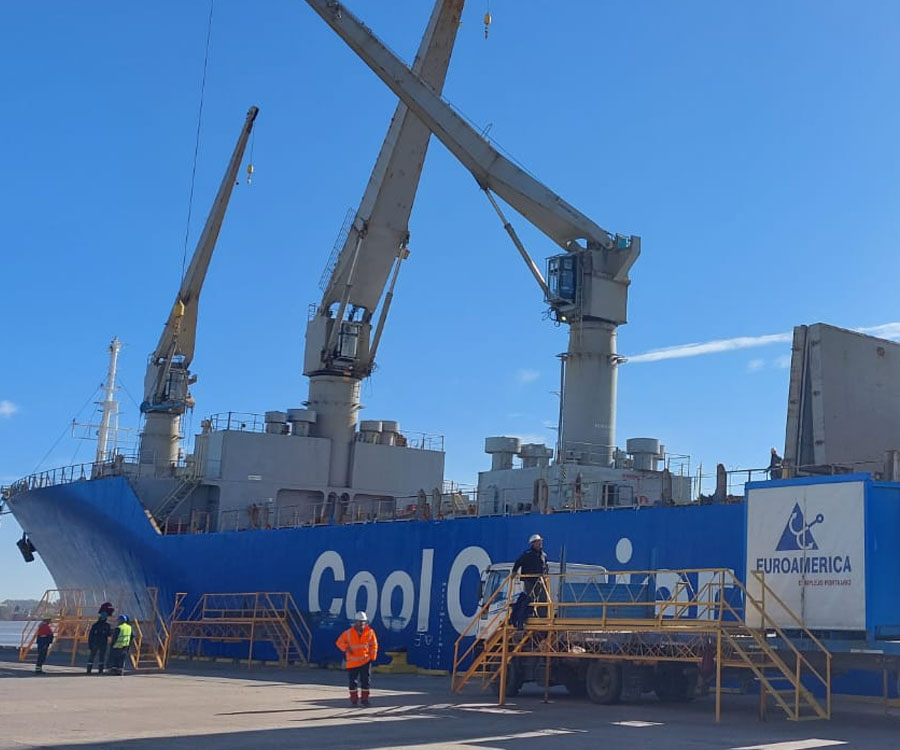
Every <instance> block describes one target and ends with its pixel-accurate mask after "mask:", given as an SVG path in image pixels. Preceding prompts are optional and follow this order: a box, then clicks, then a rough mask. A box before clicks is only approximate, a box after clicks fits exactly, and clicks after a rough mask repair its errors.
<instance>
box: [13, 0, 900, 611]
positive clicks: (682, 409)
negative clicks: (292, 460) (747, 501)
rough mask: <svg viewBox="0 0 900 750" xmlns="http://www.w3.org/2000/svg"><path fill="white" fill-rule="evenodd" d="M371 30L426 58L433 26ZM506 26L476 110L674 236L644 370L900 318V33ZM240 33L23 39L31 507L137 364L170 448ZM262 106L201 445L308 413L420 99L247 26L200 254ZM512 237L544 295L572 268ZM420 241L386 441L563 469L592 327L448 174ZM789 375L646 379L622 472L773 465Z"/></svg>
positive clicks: (511, 0) (470, 474)
mask: <svg viewBox="0 0 900 750" xmlns="http://www.w3.org/2000/svg"><path fill="white" fill-rule="evenodd" d="M348 5H349V6H350V7H351V9H352V10H353V11H354V12H356V13H357V15H359V16H360V17H361V18H362V19H363V20H364V21H366V23H367V24H369V25H370V26H371V27H372V28H373V29H375V31H376V32H377V33H378V34H379V35H380V36H381V37H382V38H383V39H384V40H385V41H386V42H387V43H388V44H389V45H390V46H391V47H392V48H393V49H394V50H396V51H397V52H398V53H399V54H400V55H402V56H404V58H405V59H407V60H409V59H410V58H411V56H412V54H413V53H414V51H415V49H416V47H417V45H418V40H419V37H420V36H421V32H422V29H423V28H424V25H425V22H426V20H427V17H428V14H429V12H430V7H431V2H430V1H428V0H392V1H391V2H390V3H388V2H384V1H381V2H377V1H376V0H353V1H352V2H348ZM485 5H486V3H485V1H484V0H470V2H469V3H468V7H467V8H466V12H465V15H464V24H463V26H462V28H461V30H460V34H459V39H458V43H457V46H456V50H455V52H454V57H453V60H452V63H451V66H450V73H449V76H448V80H447V85H446V88H445V95H446V96H447V98H448V99H449V100H450V101H451V102H453V103H454V105H456V106H457V107H458V108H459V109H460V110H461V111H462V112H463V113H464V114H465V115H467V116H468V117H469V118H470V119H471V120H472V121H473V122H474V123H476V124H477V125H478V126H479V127H486V126H488V125H490V136H491V137H492V138H493V139H494V140H495V142H496V143H498V144H499V145H500V146H502V147H503V148H504V149H506V150H507V151H508V152H510V153H511V154H513V155H514V156H515V157H516V158H517V159H518V160H519V161H520V162H521V163H523V164H524V165H525V166H526V167H527V168H528V169H529V170H530V171H531V172H533V173H534V174H535V175H537V176H538V177H539V178H540V179H541V180H542V181H544V182H545V183H546V184H547V185H548V186H549V187H551V188H552V189H554V190H555V191H557V192H558V193H560V194H561V195H562V196H563V197H565V198H566V200H568V201H569V202H570V203H572V204H573V205H575V206H577V207H578V208H579V209H580V210H581V211H583V212H584V213H585V214H587V215H588V216H590V217H591V218H593V219H594V220H595V221H596V222H597V223H598V224H600V225H601V226H603V227H605V228H607V229H608V230H610V231H614V232H615V231H617V232H621V233H623V234H638V235H640V236H641V237H642V246H643V253H642V256H641V258H640V259H639V260H638V262H637V264H636V265H635V266H634V268H633V269H632V273H631V276H632V282H633V283H632V286H631V290H630V301H629V316H630V322H629V323H628V324H627V325H626V326H623V327H622V328H621V329H620V331H619V350H620V351H621V352H622V353H624V354H626V355H628V354H631V355H635V354H640V353H643V352H647V351H649V350H654V349H658V348H662V347H670V346H677V345H682V344H687V343H692V342H705V341H710V340H719V339H727V340H730V339H733V338H735V337H756V336H761V335H766V334H780V333H787V332H789V331H790V330H791V328H792V326H794V325H796V324H800V323H813V322H817V321H824V322H829V323H832V324H835V325H841V326H845V327H861V326H878V325H882V324H886V323H892V322H895V321H897V320H900V312H898V310H897V309H896V305H895V298H896V292H895V284H896V278H897V272H898V265H900V263H898V260H897V258H898V256H897V253H896V237H897V234H898V224H900V212H898V211H897V205H898V198H900V169H898V166H900V164H898V162H900V139H898V138H897V133H898V132H900V109H898V97H897V91H898V90H900V86H898V84H900V32H898V29H900V5H898V4H896V3H893V2H877V1H874V0H873V1H872V2H868V3H865V4H857V3H850V2H823V1H821V0H816V1H813V0H809V1H806V2H804V1H800V0H796V1H794V2H789V3H785V2H782V1H781V0H771V1H769V2H766V1H760V2H754V3H722V2H717V1H716V2H713V1H712V0H710V1H708V2H700V1H699V0H697V1H696V2H688V3H672V2H669V1H668V0H666V1H662V0H661V1H660V2H650V1H648V2H624V1H623V2H605V1H599V0H572V2H569V3H565V4H559V3H551V2H548V1H546V0H491V12H492V14H493V18H494V23H493V25H492V27H491V32H490V37H489V39H487V40H485V39H484V35H483V31H482V24H481V16H482V14H483V13H484V10H485ZM208 14H209V3H208V2H206V1H205V0H204V1H203V2H201V1H199V0H198V1H196V2H173V1H169V2H157V3H152V4H135V3H113V2H96V3H91V4H88V5H83V4H82V5H73V4H64V3H59V2H57V3H46V2H44V3H30V2H29V3H26V2H7V3H4V4H3V6H2V8H0V80H2V90H3V91H4V104H5V108H4V109H5V115H4V117H3V124H2V126H0V129H2V134H3V136H4V137H3V142H4V143H5V145H6V149H5V153H4V160H3V161H4V180H3V183H2V187H0V192H2V199H0V225H2V228H3V235H2V248H3V249H2V278H3V302H4V305H3V308H4V313H3V325H2V327H0V345H2V348H3V351H4V354H5V357H4V360H5V361H4V366H3V367H2V368H0V448H2V450H0V481H2V482H8V481H11V480H12V479H15V478H17V477H19V476H21V475H24V474H28V473H30V472H32V471H33V470H35V469H36V468H50V467H53V466H59V465H64V464H70V463H73V462H76V461H82V460H90V457H91V454H92V446H91V444H90V443H87V442H77V441H74V440H72V439H71V438H70V437H69V436H68V432H67V425H68V424H69V423H70V422H71V420H72V419H73V418H74V417H76V416H77V415H78V410H79V408H80V407H81V405H82V404H83V403H84V402H85V401H86V400H88V399H89V398H90V397H91V394H92V393H93V391H94V390H95V388H96V387H97V385H98V384H99V383H100V382H101V381H102V379H103V377H104V375H105V371H106V346H107V344H108V342H109V340H110V339H111V338H112V337H113V336H118V337H119V338H120V339H122V340H123V341H124V342H125V348H124V349H123V351H122V354H121V360H120V374H121V382H122V384H123V386H124V389H123V391H122V393H121V394H120V396H121V400H122V409H123V415H122V424H123V425H126V426H132V427H134V426H136V425H137V408H136V405H135V403H134V402H133V401H132V397H133V398H134V399H135V400H136V401H140V395H141V394H140V392H141V384H142V378H143V369H144V365H145V361H146V356H147V354H148V353H149V352H150V350H151V349H152V348H153V346H154V345H155V343H156V341H157V338H158V336H159V333H160V331H161V329H162V324H163V323H164V320H165V316H166V314H167V312H168V309H169V307H170V305H171V302H172V299H173V298H174V294H175V291H176V287H177V284H178V281H179V279H180V274H181V267H182V255H183V252H184V234H185V223H186V217H187V211H188V194H189V190H190V176H191V164H192V156H193V151H194V134H195V130H196V127H197V109H198V103H199V87H200V78H201V74H202V66H203V53H204V42H205V38H206V30H207V18H208ZM251 104H256V105H258V106H259V107H260V110H261V112H260V115H259V118H258V120H257V125H256V135H255V139H254V143H253V161H254V164H255V168H256V173H255V178H254V181H253V184H252V185H251V186H249V187H248V186H246V185H245V184H242V185H241V186H240V187H239V188H237V189H236V190H235V193H234V197H233V199H232V203H231V207H230V209H229V213H228V216H227V218H226V222H225V225H224V229H223V231H222V234H221V236H220V240H219V243H218V248H217V251H216V256H215V257H214V259H213V263H212V267H211V269H210V273H209V275H208V277H207V282H206V286H205V288H204V291H203V295H202V298H201V312H200V323H199V329H198V343H197V350H196V356H195V359H194V364H193V370H194V371H195V372H196V373H197V374H198V375H199V382H198V383H197V385H196V386H195V387H194V394H195V396H196V398H197V409H196V411H195V413H194V417H193V421H194V425H195V426H196V425H198V424H199V420H200V419H201V418H202V417H204V416H206V415H208V414H211V413H215V412H221V411H227V410H229V409H230V410H236V411H247V412H257V413H261V412H263V411H265V410H268V409H277V408H287V407H293V406H299V405H300V404H301V402H302V401H303V400H304V399H305V397H306V388H307V386H306V382H305V379H304V378H303V377H302V375H301V372H300V371H301V357H302V352H303V335H304V329H305V322H306V317H307V305H308V304H309V303H311V302H315V301H317V300H318V298H319V296H320V292H319V289H318V281H319V276H320V274H321V272H322V269H323V267H324V265H325V262H326V260H327V258H328V255H329V252H330V250H331V246H332V244H333V243H334V240H335V237H336V235H337V232H338V229H339V227H340V224H341V221H342V219H343V216H344V214H345V213H346V211H347V209H348V208H350V207H355V205H356V204H357V202H358V201H359V198H360V196H361V195H362V192H363V189H364V187H365V184H366V181H367V179H368V174H369V171H370V170H371V167H372V164H373V163H374V159H375V155H376V153H377V151H378V148H379V146H380V143H381V140H382V138H383V136H384V132H385V130H386V128H387V124H388V121H389V119H390V116H391V114H392V112H393V109H394V106H395V99H394V98H393V97H392V96H391V95H390V93H389V92H388V91H387V90H386V89H385V87H384V86H383V85H382V84H381V83H380V82H379V81H378V80H377V79H376V78H375V76H374V75H373V74H372V73H370V72H369V71H368V69H367V68H366V67H365V66H364V65H363V63H361V62H360V61H358V60H357V59H356V57H355V56H354V55H353V54H352V53H351V52H350V51H349V50H348V49H347V48H346V47H345V46H344V45H343V43H342V42H340V40H339V39H338V38H337V37H336V36H335V35H334V34H333V33H332V32H331V31H330V30H329V29H328V28H327V27H326V26H325V25H324V24H323V23H322V21H321V20H320V19H319V18H318V17H317V16H315V15H314V14H313V12H312V11H311V10H310V9H309V8H308V7H307V6H306V5H305V3H303V2H300V1H299V0H277V1H276V0H265V1H264V2H257V3H249V2H237V1H236V0H216V1H215V4H214V12H213V23H212V35H211V44H210V56H209V68H208V74H207V85H206V94H205V99H204V107H203V118H202V123H201V142H200V150H199V161H198V167H197V182H196V187H195V192H194V195H195V202H194V208H193V219H192V223H191V227H190V243H189V247H190V249H192V248H193V243H194V242H195V241H196V238H197V234H198V232H199V229H200V227H201V226H202V222H203V220H204V218H205V215H206V212H207V210H208V208H209V205H210V203H211V201H212V197H213V195H214V193H215V190H216V188H217V186H218V182H219V180H220V179H221V174H222V172H223V170H224V168H225V164H226V161H227V158H228V156H229V155H230V152H231V149H232V147H233V143H234V140H235V139H236V137H237V134H238V130H239V128H240V126H241V124H242V122H243V119H244V114H245V112H246V110H247V108H248V106H250V105H251ZM511 216H512V218H513V223H514V225H515V226H516V228H517V230H518V231H519V233H520V234H521V236H522V237H523V239H524V241H525V243H526V245H527V246H528V248H529V250H530V251H531V253H532V255H533V256H534V257H536V258H537V259H538V261H539V263H540V264H541V265H543V259H544V258H545V257H546V256H548V255H550V254H554V253H555V252H557V250H556V248H555V247H554V246H553V245H552V244H551V243H550V242H549V241H548V240H546V239H545V238H544V237H543V236H542V235H540V234H539V233H537V232H535V231H534V230H532V229H531V228H529V227H528V226H527V225H526V221H525V220H524V219H522V218H521V217H519V216H518V215H514V214H511ZM410 228H411V235H412V236H411V248H412V256H411V258H410V261H409V262H408V263H407V264H406V265H405V266H404V268H403V271H402V273H401V276H400V281H399V285H398V289H397V294H396V297H395V301H394V305H393V308H392V310H391V319H390V321H389V325H388V328H387V331H386V334H385V338H384V340H383V342H382V346H381V348H380V351H379V369H378V370H377V372H376V373H375V374H374V376H373V377H372V378H371V379H370V380H369V381H368V382H367V383H366V384H365V385H364V387H363V400H364V403H365V405H366V410H365V411H364V412H363V417H364V418H371V419H380V418H384V419H397V420H399V421H400V423H401V426H402V427H403V428H405V429H408V430H412V431H424V432H430V433H440V434H443V435H444V436H445V438H446V447H447V470H446V476H447V478H448V479H455V480H457V481H462V482H466V483H471V482H474V481H475V479H476V476H477V472H478V471H479V470H481V469H484V468H486V467H487V466H488V464H489V460H488V457H487V456H485V455H484V454H483V452H482V449H483V438H484V437H485V436H486V435H498V434H512V435H519V436H522V437H525V438H527V439H540V440H546V441H547V442H548V443H551V444H552V443H553V441H554V432H553V429H552V428H553V427H554V426H555V419H556V411H557V402H556V396H555V395H554V394H553V393H552V392H553V391H554V390H556V389H557V387H558V379H559V378H558V369H557V368H558V363H557V360H556V358H555V355H556V354H557V353H559V352H561V351H563V350H564V349H565V347H566V335H565V330H564V329H562V328H556V327H554V326H553V325H552V324H550V323H549V322H548V321H546V320H544V319H543V317H542V313H543V312H544V304H543V302H542V299H541V295H540V293H539V292H538V290H537V287H536V285H535V284H534V280H533V279H532V278H531V276H530V274H529V272H528V270H527V269H526V267H525V266H524V264H523V263H522V262H521V260H520V259H519V258H518V255H517V253H516V251H515V250H514V248H513V247H512V246H511V244H510V242H509V240H508V238H507V237H506V235H505V233H504V232H503V229H502V227H501V226H500V224H499V222H498V220H497V218H496V216H495V215H494V213H493V211H492V210H491V208H490V206H489V204H488V203H487V202H486V200H485V198H484V196H483V195H481V193H480V191H479V190H478V189H477V187H476V185H475V183H474V181H473V180H472V178H471V177H470V176H469V175H468V173H467V172H465V170H463V169H462V168H461V167H460V166H459V165H458V164H457V163H456V162H455V161H454V160H453V158H452V157H451V156H450V155H449V154H448V152H447V151H446V150H445V149H444V148H443V146H441V145H440V144H439V143H433V144H432V147H431V149H430V151H429V156H428V159H427V162H426V165H425V170H424V173H423V178H422V182H421V185H420V189H419V194H418V198H417V201H416V205H415V208H414V211H413V215H412V219H411V226H410ZM787 355H789V344H787V343H784V341H780V342H776V343H771V344H768V345H766V346H758V347H753V348H748V349H737V350H731V351H726V352H723V353H717V354H704V355H700V356H694V357H689V358H680V359H668V360H663V361H653V362H648V361H644V362H642V361H633V362H631V363H629V364H627V365H625V366H624V367H623V368H622V369H621V371H620V376H619V400H618V442H619V443H620V444H624V442H625V439H626V438H627V437H629V436H655V437H659V438H660V439H662V440H663V442H664V443H665V444H666V445H667V446H668V448H669V449H670V450H671V451H672V452H675V453H684V454H690V455H691V456H692V466H693V467H694V470H696V467H697V465H698V464H699V463H700V462H702V464H703V466H704V467H705V469H711V468H712V467H713V466H714V465H715V463H716V462H717V461H722V462H723V463H725V464H726V466H728V467H749V466H761V465H764V464H765V463H766V462H767V456H768V449H769V447H771V446H772V445H776V446H780V445H781V444H782V443H783V435H784V419H785V414H784V412H785V404H786V398H787V370H786V369H785V364H786V361H787ZM129 394H130V395H129ZM91 416H92V414H91V409H90V408H88V409H86V410H84V411H83V412H82V413H81V414H80V418H81V420H83V421H86V420H88V419H89V418H91ZM61 435H63V437H62V438H61V439H60V440H59V442H58V443H55V441H57V439H58V438H60V436H61ZM19 533H20V530H19V529H18V528H17V527H16V525H15V523H14V521H13V520H12V518H11V517H10V516H4V517H3V519H2V526H0V570H2V571H3V575H2V576H0V599H2V598H6V597H7V596H24V595H29V594H30V595H38V594H40V592H41V591H42V590H43V589H44V588H46V587H49V586H50V585H51V584H50V579H49V576H48V575H47V574H46V571H44V570H43V569H42V568H41V566H40V565H39V564H36V565H29V566H27V567H26V566H25V565H24V564H23V563H22V562H21V560H20V558H19V557H18V554H17V552H16V550H15V548H14V546H13V541H14V539H15V538H16V537H17V536H18V534H19Z"/></svg>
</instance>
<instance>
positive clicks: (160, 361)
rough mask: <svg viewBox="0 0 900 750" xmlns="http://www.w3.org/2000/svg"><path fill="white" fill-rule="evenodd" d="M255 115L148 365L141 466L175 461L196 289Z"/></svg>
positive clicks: (252, 115) (186, 400) (186, 394)
mask: <svg viewBox="0 0 900 750" xmlns="http://www.w3.org/2000/svg"><path fill="white" fill-rule="evenodd" d="M258 112H259V109H258V108H257V107H251V108H250V109H249V111H248V112H247V118H246V120H245V121H244V125H243V127H242V128H241V133H240V136H239V137H238V141H237V144H236V145H235V147H234V153H233V154H232V155H231V161H229V162H228V168H227V169H226V171H225V176H224V177H223V179H222V184H221V185H220V186H219V192H218V193H217V194H216V198H215V201H213V205H212V208H211V209H210V212H209V216H208V217H207V219H206V224H205V226H204V227H203V232H202V234H201V235H200V239H199V240H198V242H197V246H196V248H195V249H194V253H193V255H192V256H191V263H190V265H189V266H188V269H187V272H186V273H185V275H184V278H183V279H182V280H181V287H180V288H179V290H178V294H177V295H176V296H175V303H174V304H173V305H172V310H171V312H170V313H169V317H168V320H167V321H166V324H165V327H164V328H163V332H162V335H161V336H160V339H159V343H158V344H157V345H156V349H154V350H153V353H152V354H151V355H150V359H149V361H148V363H147V373H146V375H145V376H144V401H143V403H142V404H141V412H142V413H143V414H144V415H145V417H146V421H145V423H144V431H143V432H142V433H141V441H140V462H141V464H142V465H152V466H153V467H154V468H156V467H165V466H171V465H173V464H175V463H176V461H177V460H178V440H179V432H180V427H181V416H182V415H183V414H184V413H185V411H186V410H187V409H188V408H191V407H192V406H193V405H194V401H193V398H192V396H191V394H190V390H189V386H190V385H191V384H193V383H194V382H195V381H196V376H194V375H192V374H191V373H190V370H189V367H190V364H191V361H192V360H193V358H194V343H195V338H196V332H197V310H198V305H199V302H200V290H201V289H202V288H203V280H204V279H205V278H206V271H207V269H208V268H209V262H210V260H211V259H212V254H213V250H214V249H215V246H216V240H217V239H218V237H219V230H220V229H221V228H222V222H223V220H224V219H225V211H226V209H227V208H228V201H229V200H230V198H231V192H232V190H233V189H234V185H235V183H236V181H237V174H238V170H239V168H240V164H241V160H242V159H243V156H244V149H245V148H246V146H247V140H248V138H249V137H250V131H251V130H252V129H253V122H254V120H255V119H256V115H257V113H258Z"/></svg>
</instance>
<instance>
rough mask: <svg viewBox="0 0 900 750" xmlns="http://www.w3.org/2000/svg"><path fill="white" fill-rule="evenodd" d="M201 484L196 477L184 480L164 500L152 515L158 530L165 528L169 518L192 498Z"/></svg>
mask: <svg viewBox="0 0 900 750" xmlns="http://www.w3.org/2000/svg"><path fill="white" fill-rule="evenodd" d="M199 484H200V480H199V479H196V478H194V477H191V478H188V479H184V480H182V481H181V482H179V483H178V484H177V485H176V486H175V488H174V489H173V490H172V491H171V492H170V493H169V494H168V495H166V496H165V497H164V498H163V500H162V502H161V503H160V504H159V507H158V508H157V509H156V510H155V511H154V512H153V514H152V518H153V521H154V522H155V524H156V527H157V530H159V529H163V528H165V525H166V521H168V520H169V517H170V516H171V515H172V514H173V513H174V512H175V511H176V510H177V509H178V506H180V505H181V504H182V503H183V502H184V501H185V500H187V499H188V497H190V496H191V493H193V491H194V490H195V489H197V487H198V486H199Z"/></svg>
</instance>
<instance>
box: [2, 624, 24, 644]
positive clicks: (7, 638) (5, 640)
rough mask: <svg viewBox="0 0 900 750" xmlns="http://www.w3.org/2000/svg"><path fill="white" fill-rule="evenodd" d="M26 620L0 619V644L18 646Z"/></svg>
mask: <svg viewBox="0 0 900 750" xmlns="http://www.w3.org/2000/svg"><path fill="white" fill-rule="evenodd" d="M27 624H28V623H27V622H21V621H13V620H0V646H18V645H19V642H20V640H21V638H22V631H23V630H24V629H25V626H26V625H27Z"/></svg>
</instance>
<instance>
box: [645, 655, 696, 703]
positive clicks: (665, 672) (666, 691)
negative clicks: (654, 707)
mask: <svg viewBox="0 0 900 750" xmlns="http://www.w3.org/2000/svg"><path fill="white" fill-rule="evenodd" d="M698 678H699V674H698V673H697V670H696V669H695V668H693V667H689V666H685V665H683V664H677V663H668V662H663V663H661V664H658V665H657V667H656V681H655V686H654V689H653V690H654V692H655V693H656V697H657V698H659V699H660V700H661V701H663V702H665V703H687V702H689V701H692V700H694V698H695V697H696V694H697V680H698Z"/></svg>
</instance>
